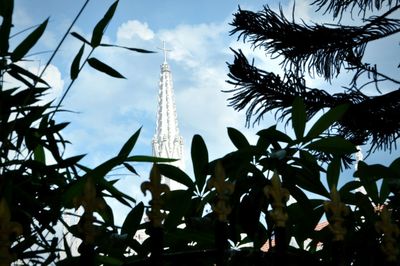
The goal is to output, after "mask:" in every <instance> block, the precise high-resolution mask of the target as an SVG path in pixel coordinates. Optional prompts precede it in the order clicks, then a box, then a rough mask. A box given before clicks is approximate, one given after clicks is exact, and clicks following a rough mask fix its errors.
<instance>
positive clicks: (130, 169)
mask: <svg viewBox="0 0 400 266" xmlns="http://www.w3.org/2000/svg"><path fill="white" fill-rule="evenodd" d="M123 165H124V166H125V168H126V169H128V171H129V172H131V173H132V174H135V175H137V176H138V175H139V174H138V172H136V170H135V168H134V167H133V166H132V165H130V164H129V163H123Z"/></svg>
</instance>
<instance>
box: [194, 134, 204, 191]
mask: <svg viewBox="0 0 400 266" xmlns="http://www.w3.org/2000/svg"><path fill="white" fill-rule="evenodd" d="M191 155H192V163H193V172H194V176H195V179H196V185H197V187H198V188H199V191H200V192H201V191H202V189H203V187H204V184H205V182H206V176H207V174H206V170H207V165H208V151H207V146H206V144H205V143H204V140H203V138H202V137H201V136H200V135H194V136H193V140H192V149H191Z"/></svg>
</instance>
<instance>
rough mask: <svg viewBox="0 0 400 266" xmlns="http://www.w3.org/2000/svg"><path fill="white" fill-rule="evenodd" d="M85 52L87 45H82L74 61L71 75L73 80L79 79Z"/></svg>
mask: <svg viewBox="0 0 400 266" xmlns="http://www.w3.org/2000/svg"><path fill="white" fill-rule="evenodd" d="M84 50H85V44H82V47H81V49H79V52H78V53H77V54H76V56H75V58H74V60H73V61H72V64H71V75H70V76H71V79H72V80H75V79H76V78H77V77H78V74H79V69H80V63H81V58H82V55H83V52H84Z"/></svg>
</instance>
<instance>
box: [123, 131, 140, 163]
mask: <svg viewBox="0 0 400 266" xmlns="http://www.w3.org/2000/svg"><path fill="white" fill-rule="evenodd" d="M140 130H141V128H139V129H138V130H137V131H136V132H135V133H134V134H133V135H132V136H131V137H130V138H129V139H128V141H127V142H125V144H124V146H122V148H121V150H120V152H119V153H118V156H121V157H123V158H127V157H128V155H129V153H131V151H132V149H133V147H134V146H135V144H136V141H137V139H138V138H139V135H140Z"/></svg>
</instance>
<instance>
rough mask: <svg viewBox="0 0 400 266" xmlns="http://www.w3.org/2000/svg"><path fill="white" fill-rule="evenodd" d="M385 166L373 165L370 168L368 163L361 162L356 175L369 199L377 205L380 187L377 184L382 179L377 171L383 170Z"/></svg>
mask: <svg viewBox="0 0 400 266" xmlns="http://www.w3.org/2000/svg"><path fill="white" fill-rule="evenodd" d="M383 167H384V166H382V165H372V166H369V165H367V164H366V163H364V162H362V161H360V162H359V163H358V170H357V172H356V173H354V175H356V174H357V173H358V174H357V176H358V177H359V178H360V182H361V184H362V186H363V187H364V189H365V191H366V192H367V195H368V197H370V198H371V200H372V201H373V202H374V203H375V204H378V203H379V196H378V187H377V184H376V180H377V179H378V178H379V177H381V176H380V173H378V172H377V169H379V168H380V169H382V168H383Z"/></svg>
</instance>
